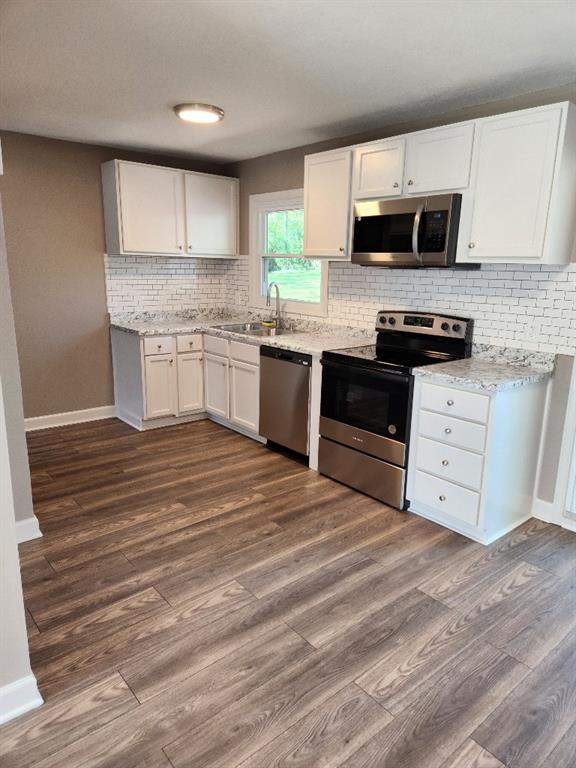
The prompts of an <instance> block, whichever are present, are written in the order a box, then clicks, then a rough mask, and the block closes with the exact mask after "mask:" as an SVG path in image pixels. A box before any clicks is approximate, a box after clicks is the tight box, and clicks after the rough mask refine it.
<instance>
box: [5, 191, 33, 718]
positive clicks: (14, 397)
mask: <svg viewBox="0 0 576 768" xmlns="http://www.w3.org/2000/svg"><path fill="white" fill-rule="evenodd" d="M31 509H32V506H31V499H30V475H29V471H28V461H27V457H26V453H25V436H24V419H23V416H22V398H21V394H20V376H19V372H18V357H17V354H16V339H15V336H14V322H13V317H12V302H11V299H10V285H9V281H8V269H7V265H6V248H5V243H4V229H3V223H2V203H1V200H0V584H1V585H2V586H1V588H0V687H2V686H5V685H9V684H10V683H13V682H15V681H17V680H20V679H21V678H24V677H26V676H28V675H30V674H31V670H30V659H29V656H28V639H27V636H26V621H25V618H24V601H23V597H22V583H21V579H20V565H19V561H18V549H17V546H16V526H15V513H16V514H17V516H18V517H19V518H22V517H27V516H29V515H30V514H31ZM0 714H3V713H1V712H0Z"/></svg>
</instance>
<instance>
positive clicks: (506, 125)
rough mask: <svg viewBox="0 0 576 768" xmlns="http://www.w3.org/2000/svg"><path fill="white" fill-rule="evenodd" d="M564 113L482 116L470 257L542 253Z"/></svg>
mask: <svg viewBox="0 0 576 768" xmlns="http://www.w3.org/2000/svg"><path fill="white" fill-rule="evenodd" d="M560 117H561V110H560V109H547V110H542V111H540V112H530V113H529V114H521V115H518V116H514V115H511V116H508V117H503V118H493V119H488V120H486V121H482V123H481V126H480V130H479V136H478V153H477V158H476V183H475V189H474V202H473V208H472V223H471V229H470V238H469V243H468V254H467V256H466V257H465V258H467V259H468V260H470V261H478V262H482V261H485V262H489V261H503V262H506V261H512V262H515V261H516V262H532V263H534V262H536V261H538V259H540V258H541V256H542V251H543V248H544V236H545V233H546V221H547V216H548V204H549V202H550V193H551V189H552V180H553V176H554V163H555V157H556V148H557V143H558V131H559V126H560Z"/></svg>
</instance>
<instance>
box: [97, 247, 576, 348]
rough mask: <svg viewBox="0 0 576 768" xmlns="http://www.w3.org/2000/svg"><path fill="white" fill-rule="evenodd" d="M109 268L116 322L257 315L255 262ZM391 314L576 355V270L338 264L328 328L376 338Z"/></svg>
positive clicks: (138, 262)
mask: <svg viewBox="0 0 576 768" xmlns="http://www.w3.org/2000/svg"><path fill="white" fill-rule="evenodd" d="M105 259H106V264H105V267H106V289H107V296H108V309H109V311H110V312H111V313H118V312H126V311H131V310H138V311H149V312H174V311H175V310H176V311H185V310H189V309H195V308H209V307H215V306H223V305H230V306H231V307H233V308H237V309H239V310H242V309H245V310H249V309H255V308H254V307H250V304H249V295H248V294H249V292H248V259H247V257H242V258H240V259H238V260H235V261H217V260H198V261H195V260H192V261H190V260H185V259H182V260H179V259H163V258H162V257H149V256H143V257H138V256H124V257H122V256H112V257H105ZM391 308H394V309H408V310H427V311H447V312H454V313H460V314H462V315H465V316H470V317H473V318H474V321H475V325H474V337H475V341H476V342H478V343H483V344H495V345H499V344H500V345H504V344H506V345H508V346H515V347H518V348H521V349H529V350H538V351H546V352H560V353H565V354H574V353H575V352H576V264H572V265H570V266H568V267H551V266H542V267H540V266H535V265H531V264H520V265H514V264H498V265H486V266H483V267H482V269H481V270H480V271H461V270H452V269H446V270H421V271H418V270H388V269H378V268H374V267H359V266H356V265H353V264H349V263H344V262H332V263H331V264H330V267H329V300H328V317H327V318H326V322H328V323H331V324H334V325H349V326H351V327H354V328H366V329H370V328H372V327H373V325H374V318H375V316H376V312H377V311H378V310H379V309H391ZM295 317H298V315H295ZM301 317H305V315H301Z"/></svg>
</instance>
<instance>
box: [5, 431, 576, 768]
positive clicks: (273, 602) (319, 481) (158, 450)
mask: <svg viewBox="0 0 576 768" xmlns="http://www.w3.org/2000/svg"><path fill="white" fill-rule="evenodd" d="M29 446H30V459H31V465H32V473H33V485H34V497H35V504H36V512H37V514H38V516H39V518H40V521H41V527H42V530H43V531H44V538H42V539H39V540H37V541H33V542H29V543H27V544H25V545H23V546H22V547H21V559H22V575H23V579H24V585H25V599H26V607H27V618H28V627H29V634H30V648H31V655H32V665H33V669H34V672H35V673H36V675H37V678H38V681H39V684H40V688H41V691H42V693H43V695H44V697H45V699H46V703H45V705H44V706H43V707H42V708H40V709H38V710H36V711H34V712H31V713H29V714H28V715H26V716H24V717H22V718H21V719H19V720H17V721H15V722H13V723H10V724H8V725H7V726H5V727H4V728H3V729H1V730H0V742H1V744H2V746H1V748H0V749H1V753H2V758H1V760H0V763H1V764H2V766H3V768H14V766H21V767H22V768H24V767H26V768H28V767H29V766H41V767H42V768H49V766H50V767H56V766H57V767H58V768H75V767H77V766H83V768H87V767H88V766H107V767H108V768H132V767H133V768H170V766H171V765H172V766H174V767H175V768H184V766H189V767H190V768H235V766H242V768H248V767H250V768H256V767H257V768H270V767H271V766H290V767H291V768H298V766H300V767H301V768H313V767H314V766H323V767H324V768H326V767H328V768H330V767H332V766H343V767H345V768H360V767H362V768H365V767H367V766H374V767H375V768H502V766H507V767H508V768H569V767H570V768H574V766H575V765H576V760H575V757H574V755H575V753H576V724H575V722H574V718H575V713H576V599H575V589H576V586H575V585H576V573H575V556H576V536H575V535H573V534H569V533H567V532H563V531H562V530H560V529H558V528H556V527H554V526H548V525H545V524H543V523H540V522H537V521H531V522H530V523H528V524H526V525H524V526H523V527H522V528H521V529H518V530H516V531H515V532H513V533H512V534H510V535H509V536H507V537H506V538H505V539H502V540H501V541H499V542H497V543H495V544H494V545H492V546H490V547H482V546H481V545H478V544H475V543H473V542H470V541H468V540H466V539H465V538H463V537H461V536H458V535H456V534H453V533H451V532H449V531H447V530H444V529H442V528H440V527H438V526H436V525H434V524H432V523H429V522H427V521H425V520H423V519H419V518H417V517H414V516H411V515H409V514H405V513H400V512H396V511H394V510H391V509H388V508H387V507H385V506H383V505H381V504H379V503H378V502H376V501H373V500H371V499H369V498H367V497H364V496H362V495H360V494H357V493H355V492H354V491H352V490H350V489H348V488H345V487H343V486H341V485H338V484H337V483H334V482H332V481H330V480H328V479H326V478H323V477H321V476H320V475H318V474H316V473H315V472H311V471H309V470H308V469H306V468H305V467H303V466H301V465H300V464H298V463H296V462H294V461H292V460H291V459H288V458H285V457H284V456H280V455H278V454H275V453H272V452H270V451H268V450H267V449H266V448H264V447H263V446H261V445H258V444H256V443H254V442H252V441H250V440H247V439H245V438H243V437H241V436H240V435H237V434H234V433H232V432H230V431H227V430H225V429H223V428H221V427H219V426H217V425H215V424H213V423H211V422H208V421H204V422H198V423H195V424H186V425H182V426H179V427H174V428H167V429H160V430H157V431H152V432H146V433H138V432H136V431H134V430H133V429H131V428H129V427H127V426H126V425H124V424H123V423H121V422H119V421H116V420H107V421H101V422H95V423H92V424H86V425H79V426H71V427H63V428H60V429H52V430H46V431H43V432H35V433H32V434H31V435H30V436H29Z"/></svg>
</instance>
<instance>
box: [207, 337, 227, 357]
mask: <svg viewBox="0 0 576 768" xmlns="http://www.w3.org/2000/svg"><path fill="white" fill-rule="evenodd" d="M204 349H205V351H206V352H211V353H212V354H213V355H225V356H226V357H227V356H228V339H223V338H221V337H220V336H204Z"/></svg>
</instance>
